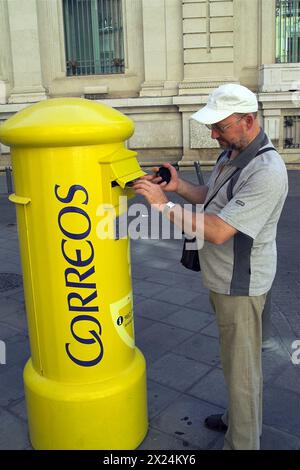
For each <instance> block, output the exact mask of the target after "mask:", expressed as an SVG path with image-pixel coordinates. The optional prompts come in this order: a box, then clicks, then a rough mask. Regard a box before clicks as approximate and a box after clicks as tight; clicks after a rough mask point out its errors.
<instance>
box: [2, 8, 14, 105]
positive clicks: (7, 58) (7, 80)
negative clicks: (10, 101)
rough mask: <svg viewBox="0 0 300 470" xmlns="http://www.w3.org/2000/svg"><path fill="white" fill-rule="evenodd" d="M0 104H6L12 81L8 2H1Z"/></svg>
mask: <svg viewBox="0 0 300 470" xmlns="http://www.w3.org/2000/svg"><path fill="white" fill-rule="evenodd" d="M0 44H1V47H0V104H6V102H7V95H8V93H9V89H10V87H11V81H12V65H11V50H10V41H9V27H8V11H7V0H2V1H1V2H0Z"/></svg>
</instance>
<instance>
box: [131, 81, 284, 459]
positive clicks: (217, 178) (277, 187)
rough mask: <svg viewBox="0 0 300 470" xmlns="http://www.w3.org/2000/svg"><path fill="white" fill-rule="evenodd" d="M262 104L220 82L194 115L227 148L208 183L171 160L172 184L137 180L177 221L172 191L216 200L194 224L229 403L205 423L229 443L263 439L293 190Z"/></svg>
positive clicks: (251, 445) (239, 445)
mask: <svg viewBox="0 0 300 470" xmlns="http://www.w3.org/2000/svg"><path fill="white" fill-rule="evenodd" d="M257 110H258V103H257V99H256V96H255V95H254V94H253V93H252V92H251V91H250V90H248V89H247V88H245V87H243V86H241V85H236V84H227V85H222V86H220V87H219V88H218V89H216V90H215V91H214V92H213V93H212V94H211V95H210V96H209V99H208V103H207V105H206V106H205V107H204V108H202V109H200V110H199V111H198V112H197V113H195V114H194V115H193V116H192V118H193V119H196V120H197V121H198V122H200V123H203V124H206V126H207V127H208V128H209V129H210V130H211V137H212V138H213V139H216V140H217V141H218V143H219V145H220V147H221V148H222V149H223V152H222V154H221V156H220V158H219V160H218V162H217V164H216V165H215V167H214V169H213V172H212V175H211V177H210V179H209V182H208V184H207V186H196V185H193V184H191V183H189V182H186V181H184V180H183V179H181V178H179V177H178V175H177V172H176V170H175V168H173V167H172V166H171V165H170V164H165V166H166V167H167V168H169V170H170V172H171V176H172V177H171V180H170V182H169V183H168V184H167V183H166V182H163V183H161V180H160V178H157V177H155V175H153V176H152V175H148V176H145V177H144V178H142V179H140V180H138V181H137V182H136V184H135V186H134V187H135V190H136V192H137V193H138V194H142V195H143V196H145V197H146V199H147V200H148V202H149V203H150V204H154V205H155V206H156V207H157V209H158V210H159V211H161V212H163V214H165V215H166V216H167V217H168V218H170V220H173V221H174V222H175V223H178V220H179V221H182V220H183V219H184V217H185V215H187V214H186V211H185V210H184V209H183V208H182V207H181V206H179V205H177V204H175V205H173V206H172V204H170V203H169V201H168V199H167V197H166V194H165V191H175V192H177V193H178V194H179V195H180V196H182V197H184V198H185V199H186V200H187V201H189V202H192V203H194V204H196V203H198V204H204V203H205V202H206V203H207V202H208V201H210V202H209V203H208V204H207V207H206V210H205V213H204V216H203V218H202V222H196V221H194V223H195V224H196V223H198V225H199V223H202V227H198V229H202V230H203V233H204V240H205V242H204V246H203V248H202V249H201V250H200V251H199V257H200V264H201V270H202V278H203V283H204V285H205V286H206V287H207V288H208V289H209V291H210V301H211V304H212V306H213V309H214V311H215V313H216V318H217V323H218V329H219V335H220V350H221V363H222V367H223V372H224V377H225V382H226V385H227V388H228V396H229V403H228V409H227V411H226V412H225V413H224V415H212V416H209V417H207V418H206V420H205V425H206V426H207V427H208V428H210V429H214V430H218V431H226V434H225V442H224V449H251V450H254V449H259V445H260V444H259V441H260V435H261V428H262V367H261V346H262V322H261V316H262V311H263V308H264V304H265V301H266V296H267V293H268V291H269V290H270V288H271V285H272V282H273V280H274V277H275V272H276V241H275V239H276V228H277V223H278V219H279V216H280V213H281V211H282V207H283V204H284V201H285V199H286V196H287V191H288V181H287V172H286V168H285V164H284V162H283V160H282V159H281V157H280V155H279V154H278V153H277V152H276V150H275V149H274V147H273V145H272V143H271V142H270V140H269V139H268V137H267V136H266V134H265V133H264V131H263V130H262V129H261V128H260V125H259V120H258V117H257ZM230 177H231V178H230ZM157 183H161V184H157ZM196 229H197V227H196ZM198 232H200V230H198Z"/></svg>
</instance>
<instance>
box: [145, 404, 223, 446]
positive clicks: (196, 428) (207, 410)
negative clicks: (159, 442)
mask: <svg viewBox="0 0 300 470" xmlns="http://www.w3.org/2000/svg"><path fill="white" fill-rule="evenodd" d="M222 411H223V410H222V409H221V408H220V407H217V406H214V405H210V404H209V403H206V402H203V401H201V400H197V399H195V398H192V397H189V396H186V395H182V396H181V397H180V398H179V399H178V400H176V402H174V403H172V404H171V405H170V406H169V407H168V408H166V409H165V410H164V411H162V412H161V413H160V414H159V415H158V416H156V417H155V418H154V419H153V421H152V426H153V427H154V428H155V429H159V430H160V431H162V432H164V433H166V434H169V435H171V436H173V437H178V438H180V439H184V440H185V441H187V442H188V443H189V444H190V445H191V446H196V447H197V448H198V449H199V450H200V449H207V448H209V445H210V444H211V443H212V442H214V440H215V439H216V437H217V435H218V433H217V432H215V431H211V430H210V429H207V428H206V427H205V426H204V424H203V423H204V419H205V418H206V417H207V416H209V415H211V414H215V413H221V412H222Z"/></svg>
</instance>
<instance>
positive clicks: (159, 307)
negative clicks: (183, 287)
mask: <svg viewBox="0 0 300 470" xmlns="http://www.w3.org/2000/svg"><path fill="white" fill-rule="evenodd" d="M176 310H178V305H172V304H168V303H167V302H163V301H158V300H154V299H147V300H143V301H142V302H139V304H138V305H137V307H136V308H135V310H134V311H135V312H136V314H137V315H138V316H142V317H145V318H149V319H150V320H156V321H157V320H162V319H164V318H166V317H167V316H168V315H170V314H171V313H173V312H175V311H176Z"/></svg>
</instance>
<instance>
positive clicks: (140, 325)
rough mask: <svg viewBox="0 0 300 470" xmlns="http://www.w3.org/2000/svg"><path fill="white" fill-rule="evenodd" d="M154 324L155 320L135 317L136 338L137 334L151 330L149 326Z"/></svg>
mask: <svg viewBox="0 0 300 470" xmlns="http://www.w3.org/2000/svg"><path fill="white" fill-rule="evenodd" d="M153 324H154V321H153V320H149V319H148V318H143V317H141V316H139V315H135V317H134V332H135V336H136V335H137V334H140V332H141V331H143V330H145V329H146V328H149V326H151V325H153Z"/></svg>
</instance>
